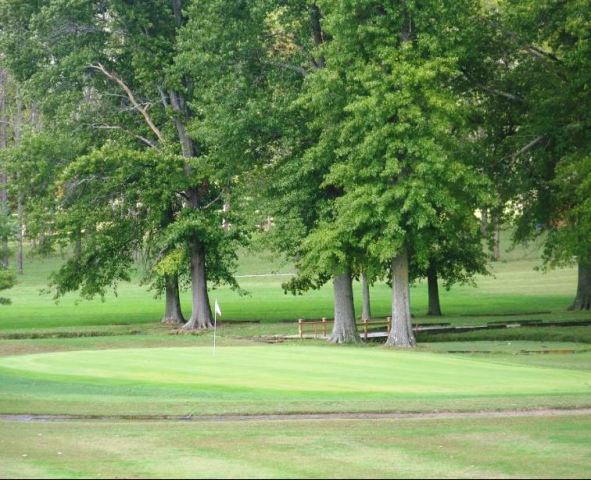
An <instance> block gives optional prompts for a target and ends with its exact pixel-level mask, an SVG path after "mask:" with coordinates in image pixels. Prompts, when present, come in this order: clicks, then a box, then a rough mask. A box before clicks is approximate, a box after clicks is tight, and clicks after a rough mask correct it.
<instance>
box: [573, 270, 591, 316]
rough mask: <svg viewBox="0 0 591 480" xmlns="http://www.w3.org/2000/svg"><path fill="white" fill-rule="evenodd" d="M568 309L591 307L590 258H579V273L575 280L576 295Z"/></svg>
mask: <svg viewBox="0 0 591 480" xmlns="http://www.w3.org/2000/svg"><path fill="white" fill-rule="evenodd" d="M568 309H569V310H590V309H591V260H587V261H580V260H579V274H578V281H577V296H576V297H575V299H574V300H573V303H572V304H571V306H570V307H569V308H568Z"/></svg>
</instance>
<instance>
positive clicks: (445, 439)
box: [0, 416, 591, 478]
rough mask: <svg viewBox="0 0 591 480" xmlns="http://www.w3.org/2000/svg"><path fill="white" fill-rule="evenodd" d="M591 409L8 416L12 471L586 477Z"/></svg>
mask: <svg viewBox="0 0 591 480" xmlns="http://www.w3.org/2000/svg"><path fill="white" fill-rule="evenodd" d="M590 429H591V416H575V417H561V416H556V417H546V418H544V417H542V418H538V417H531V418H526V417H513V418H505V419H503V418H479V419H469V420H465V419H445V420H433V419H405V420H314V421H309V420H308V421H292V420H290V421H248V422H222V423H220V422H198V423H180V422H148V423H146V422H137V423H131V424H130V423H126V422H70V423H16V422H6V421H0V476H2V477H5V478H31V477H37V478H39V477H45V478H60V477H61V478H63V477H68V478H80V477H86V478H89V477H90V478H100V477H109V478H113V477H116V478H138V477H140V478H154V477H159V478H162V477H181V478H204V477H206V478H229V477H233V478H237V477H242V478H244V477H251V478H252V477H256V478H294V477H300V478H433V477H437V478H449V477H452V478H499V477H501V478H504V477H520V478H524V477H525V478H586V477H588V475H589V455H590V454H591V436H589V430H590Z"/></svg>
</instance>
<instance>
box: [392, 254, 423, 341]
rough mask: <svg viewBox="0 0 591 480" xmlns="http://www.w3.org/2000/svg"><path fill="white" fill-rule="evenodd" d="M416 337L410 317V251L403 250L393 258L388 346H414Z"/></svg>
mask: <svg viewBox="0 0 591 480" xmlns="http://www.w3.org/2000/svg"><path fill="white" fill-rule="evenodd" d="M415 345H416V341H415V337H414V335H413V332H412V325H411V318H410V298H409V284H408V251H407V249H406V247H403V249H402V251H401V252H400V253H399V254H398V255H397V256H396V257H395V258H394V259H393V260H392V328H391V329H390V334H389V335H388V340H387V341H386V346H387V347H414V346H415Z"/></svg>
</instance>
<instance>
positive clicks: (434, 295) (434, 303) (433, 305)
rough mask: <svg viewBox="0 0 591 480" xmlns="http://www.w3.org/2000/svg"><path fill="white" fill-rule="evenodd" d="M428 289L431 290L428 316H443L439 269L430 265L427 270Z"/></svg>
mask: <svg viewBox="0 0 591 480" xmlns="http://www.w3.org/2000/svg"><path fill="white" fill-rule="evenodd" d="M427 287H428V290H429V310H428V311H427V315H432V316H435V317H440V316H441V304H440V303H439V285H437V267H436V266H435V264H433V263H430V264H429V268H428V269H427Z"/></svg>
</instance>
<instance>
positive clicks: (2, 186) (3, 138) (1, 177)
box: [0, 68, 9, 268]
mask: <svg viewBox="0 0 591 480" xmlns="http://www.w3.org/2000/svg"><path fill="white" fill-rule="evenodd" d="M6 84H7V75H6V72H5V71H4V70H3V69H2V68H0V149H4V148H6V147H7V146H8V133H7V128H6V125H7V122H8V116H7V115H6ZM0 216H2V217H4V218H3V219H2V222H6V221H8V176H7V174H6V172H5V171H3V170H2V165H0ZM8 256H9V251H8V236H7V235H2V237H0V265H2V266H3V267H4V268H7V267H8V262H9V260H8Z"/></svg>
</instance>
